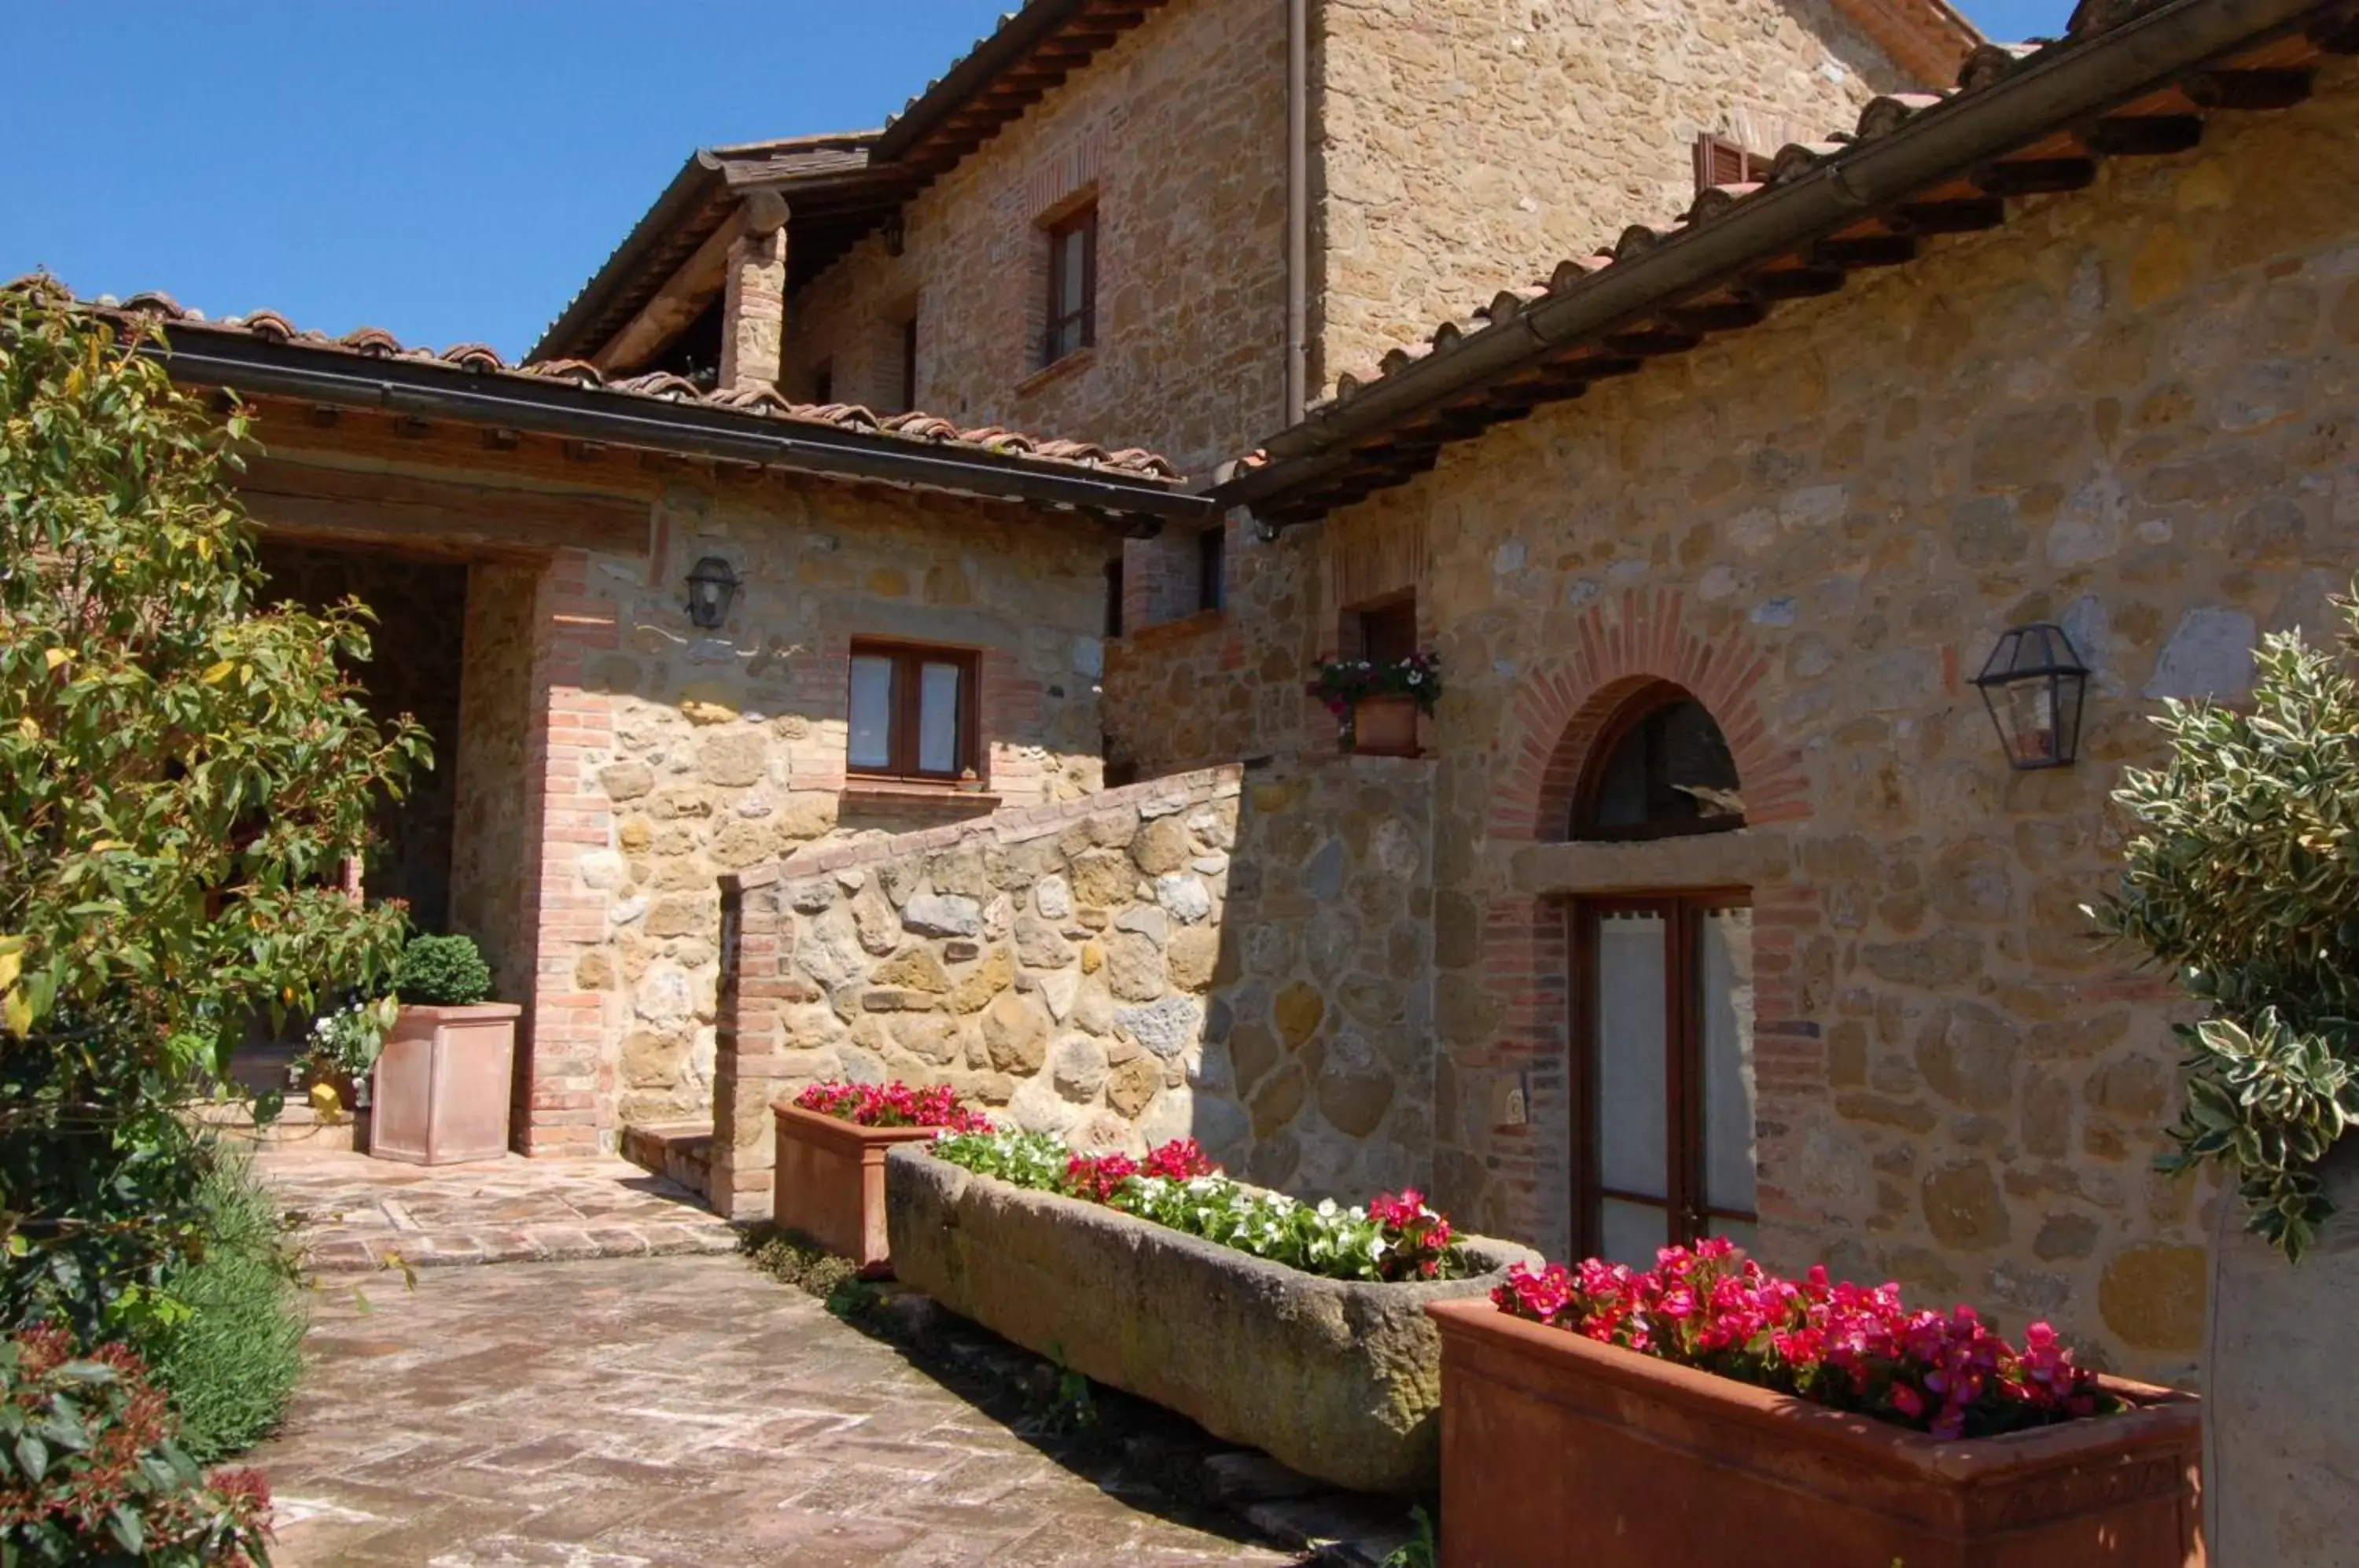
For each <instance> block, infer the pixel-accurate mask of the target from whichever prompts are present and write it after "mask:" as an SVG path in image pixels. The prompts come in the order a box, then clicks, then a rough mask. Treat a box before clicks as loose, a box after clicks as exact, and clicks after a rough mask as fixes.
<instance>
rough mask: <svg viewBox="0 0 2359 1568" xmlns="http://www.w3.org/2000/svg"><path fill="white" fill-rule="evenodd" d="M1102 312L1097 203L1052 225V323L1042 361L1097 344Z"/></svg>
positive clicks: (1053, 361)
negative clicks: (1098, 324)
mask: <svg viewBox="0 0 2359 1568" xmlns="http://www.w3.org/2000/svg"><path fill="white" fill-rule="evenodd" d="M1097 313H1098V210H1097V205H1096V203H1094V202H1093V203H1091V204H1090V205H1089V206H1086V207H1083V208H1082V209H1081V210H1080V211H1079V212H1074V213H1072V214H1071V216H1069V217H1065V218H1062V219H1060V220H1059V221H1058V222H1057V223H1054V224H1051V225H1050V226H1049V328H1048V335H1047V338H1046V340H1045V341H1044V342H1043V343H1042V344H1041V349H1040V364H1041V365H1042V366H1043V367H1044V368H1045V367H1047V366H1049V365H1054V364H1056V363H1057V362H1058V361H1059V360H1061V359H1068V358H1071V356H1072V355H1074V354H1079V353H1081V352H1082V350H1083V349H1085V348H1088V347H1090V346H1092V345H1093V344H1094V343H1096V342H1097V337H1098V332H1097Z"/></svg>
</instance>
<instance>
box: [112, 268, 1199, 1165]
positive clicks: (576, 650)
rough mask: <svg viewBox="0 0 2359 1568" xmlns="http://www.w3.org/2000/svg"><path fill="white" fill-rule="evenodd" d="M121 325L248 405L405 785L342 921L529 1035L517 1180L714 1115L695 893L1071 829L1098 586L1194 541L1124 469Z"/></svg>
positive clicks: (291, 344) (188, 330)
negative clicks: (410, 744) (649, 1131)
mask: <svg viewBox="0 0 2359 1568" xmlns="http://www.w3.org/2000/svg"><path fill="white" fill-rule="evenodd" d="M123 309H124V310H125V312H126V313H127V314H130V315H137V316H156V317H160V318H162V319H163V320H164V321H165V322H166V323H167V330H168V334H169V345H170V359H169V364H170V366H171V369H172V372H173V374H174V376H175V377H176V378H177V379H179V380H182V381H185V382H188V383H190V384H193V385H198V386H203V387H235V388H236V389H237V390H238V391H239V393H240V394H241V395H243V396H245V397H247V398H248V399H250V400H251V401H252V402H253V403H254V406H255V409H256V410H257V419H256V431H257V435H258V437H259V439H260V441H261V442H262V444H263V446H264V449H265V452H266V455H264V456H261V457H259V458H257V459H255V460H254V461H253V462H252V463H249V465H248V467H247V470H246V473H245V477H244V480H243V481H242V485H241V488H242V491H243V494H244V495H245V501H246V504H247V506H248V507H249V509H250V510H251V511H252V512H253V514H254V515H255V517H256V518H257V519H259V520H260V521H261V523H262V524H263V525H264V528H265V536H264V546H263V553H262V560H263V564H264V566H265V568H266V571H267V572H269V573H270V576H271V578H272V589H273V591H274V592H276V593H283V594H285V595H286V596H288V597H294V598H299V599H309V600H311V601H313V602H315V603H316V602H325V601H330V600H333V599H336V598H340V597H342V596H343V595H344V594H346V593H351V594H353V595H356V596H358V597H360V598H361V599H363V600H364V601H365V602H367V603H369V604H372V605H373V607H374V608H375V610H376V612H377V615H378V617H379V621H380V626H379V628H378V631H377V634H376V637H375V650H374V651H375V657H374V659H372V660H371V661H370V664H369V666H368V667H367V668H366V669H364V670H361V671H360V672H359V673H360V674H361V676H362V678H363V680H364V682H365V683H366V684H367V685H368V686H369V687H370V689H371V691H372V693H373V699H374V701H375V702H377V703H378V704H379V705H382V706H385V707H387V708H389V709H393V710H395V711H401V710H407V711H408V712H411V713H415V714H417V715H418V716H419V718H420V719H421V720H422V721H424V722H425V723H426V724H427V726H428V728H429V732H430V734H431V735H432V739H433V743H434V749H435V768H434V770H433V772H432V773H430V774H429V775H427V776H426V777H425V778H424V779H421V780H420V781H419V789H417V790H415V791H414V792H412V793H411V794H410V795H409V796H408V798H407V799H406V800H403V801H401V802H399V803H398V804H397V806H395V807H394V808H393V809H391V810H390V811H387V812H386V821H385V822H384V823H383V824H382V826H383V827H384V828H385V829H386V830H387V831H386V832H385V833H383V834H382V835H381V836H382V837H383V840H384V842H382V843H380V844H378V845H377V846H376V847H375V850H374V851H373V853H372V856H371V861H370V864H369V865H368V866H367V869H366V886H367V888H368V890H369V891H370V892H372V893H373V894H375V895H377V896H383V897H404V898H408V899H409V900H410V901H411V905H412V909H413V913H414V915H415V916H416V918H417V919H418V920H419V923H420V924H421V925H422V926H423V927H424V928H425V929H429V930H433V929H449V930H456V931H463V932H466V933H467V934H469V935H472V936H473V937H475V938H476V939H477V941H478V942H480V943H481V944H482V945H483V947H484V951H485V953H486V955H487V957H488V958H489V959H490V960H491V962H492V964H493V968H494V972H495V975H496V976H497V981H498V995H499V996H501V997H503V998H510V999H515V1000H517V1001H520V1002H523V1003H525V1004H527V1008H526V1023H525V1026H524V1029H525V1033H524V1037H523V1040H522V1041H521V1042H520V1049H519V1063H518V1072H517V1079H516V1114H515V1117H514V1122H513V1127H514V1137H515V1139H516V1147H517V1148H519V1149H522V1150H523V1151H524V1152H526V1153H530V1154H565V1153H582V1152H590V1151H595V1150H598V1149H607V1150H612V1149H614V1148H615V1147H616V1145H617V1142H618V1140H619V1139H620V1138H621V1137H622V1135H623V1132H624V1129H625V1127H631V1126H635V1125H636V1126H640V1127H658V1128H660V1127H668V1126H670V1125H672V1124H677V1123H679V1122H680V1121H683V1120H697V1119H701V1118H702V1117H704V1116H706V1115H707V1114H708V1107H709V1106H710V1105H711V1101H712V1080H713V1076H714V1073H715V1063H714V1035H715V1025H716V1004H717V993H718V985H719V976H720V951H721V942H722V935H723V933H722V931H721V917H720V899H719V894H718V888H717V883H716V878H717V877H719V876H720V875H721V874H722V873H723V872H726V871H729V870H732V869H735V868H739V867H745V866H754V865H756V864H760V863H764V862H766V861H769V860H772V859H774V858H775V857H777V856H778V855H781V854H784V853H787V852H789V851H791V850H792V849H794V848H795V847H796V846H798V845H800V844H808V843H813V842H838V841H843V840H856V839H876V838H889V837H892V836H894V835H896V834H900V833H908V832H910V831H912V830H915V829H918V828H921V827H923V826H926V825H928V824H931V823H938V822H951V821H957V820H960V819H962V818H971V817H973V816H976V815H978V814H983V813H988V812H990V811H994V810H995V809H998V808H1000V807H1002V806H1006V807H1021V806H1035V805H1040V804H1045V803H1053V802H1057V801H1062V800H1072V799H1075V798H1081V797H1087V796H1090V795H1092V794H1093V793H1094V792H1096V791H1097V790H1098V789H1100V786H1101V784H1102V782H1103V776H1102V775H1103V766H1102V763H1101V760H1100V757H1101V729H1102V725H1103V713H1102V712H1101V708H1100V703H1099V698H1098V687H1097V681H1098V677H1099V674H1100V671H1101V670H1102V666H1103V630H1104V626H1103V593H1104V571H1105V567H1106V565H1107V564H1108V562H1109V561H1111V560H1112V559H1113V558H1114V555H1115V553H1116V552H1117V551H1118V550H1119V541H1120V539H1122V537H1123V536H1124V535H1125V534H1126V533H1135V532H1141V531H1148V530H1152V529H1154V528H1159V527H1160V526H1162V524H1163V523H1164V522H1165V521H1166V520H1171V521H1175V522H1178V523H1180V524H1181V525H1183V526H1185V525H1189V524H1192V523H1194V522H1196V521H1197V520H1198V519H1199V518H1201V517H1202V516H1203V515H1204V513H1205V512H1206V511H1207V510H1208V509H1209V507H1210V505H1211V504H1210V503H1209V502H1206V501H1204V500H1202V499H1201V498H1198V497H1195V496H1190V495H1186V494H1183V493H1182V492H1181V491H1180V488H1179V486H1178V485H1177V484H1176V481H1175V479H1174V477H1173V475H1172V474H1171V472H1170V470H1169V467H1168V465H1166V464H1164V463H1162V462H1161V461H1160V460H1159V459H1156V458H1153V457H1151V456H1149V455H1147V453H1144V452H1135V451H1132V452H1106V451H1104V450H1103V449H1101V448H1095V447H1090V446H1085V445H1083V444H1082V443H1078V442H1071V441H1032V440H1029V439H1027V438H1025V437H1021V436H1016V435H1013V434H1011V433H1009V432H1007V431H1005V430H987V431H968V430H960V429H958V428H956V427H954V426H951V425H950V424H948V423H947V422H945V421H941V420H938V419H929V418H928V417H925V416H908V417H902V418H898V419H891V420H888V421H885V422H882V423H879V422H878V421H876V420H875V419H872V418H870V417H869V416H867V415H866V414H865V413H864V412H855V411H853V410H847V409H842V408H826V409H822V408H807V407H802V408H799V407H795V406H790V405H788V404H786V403H785V402H784V401H783V400H782V399H779V398H777V397H776V396H775V395H774V394H770V393H766V392H759V393H754V394H748V395H722V396H705V395H701V394H700V393H698V392H697V391H696V389H695V388H694V387H691V386H690V384H689V383H688V382H686V381H685V380H682V379H680V378H679V377H676V376H664V375H661V374H654V375H650V376H642V377H638V378H622V379H618V380H615V381H612V382H609V381H607V380H606V379H605V378H603V376H601V375H600V374H599V372H597V371H596V370H595V369H594V368H593V367H591V366H588V365H579V364H572V365H567V364H550V365H536V366H531V367H527V368H525V369H521V370H517V369H510V368H507V367H505V366H503V365H501V364H500V363H499V361H498V359H497V357H496V356H495V355H494V354H491V352H490V351H489V350H486V349H483V348H480V347H472V346H471V347H462V348H459V349H454V350H451V351H450V352H448V353H445V354H433V353H430V352H425V351H404V350H402V349H401V348H400V347H399V345H398V344H397V343H394V342H393V341H392V340H391V339H389V338H387V337H386V335H385V334H383V333H381V332H359V333H354V334H353V335H352V336H350V337H347V338H344V339H340V340H328V339H324V338H321V337H319V336H318V335H316V334H305V333H300V332H297V331H296V330H295V329H294V328H293V327H292V326H291V325H290V324H289V323H288V322H287V321H285V320H283V319H282V318H280V317H278V316H276V315H274V314H271V313H268V312H263V313H259V314H256V315H253V316H249V317H246V318H244V319H243V320H236V321H221V322H212V321H203V320H201V319H199V318H196V317H194V316H192V315H190V314H189V313H187V312H184V311H182V310H180V309H179V307H178V306H177V305H175V304H174V303H173V302H172V301H171V300H169V299H165V298H163V297H160V296H147V297H142V298H139V299H133V300H131V301H129V303H128V305H127V306H125V307H123ZM716 568H717V569H718V572H717V573H716V572H714V569H716ZM695 575H723V576H726V577H729V578H732V579H734V590H732V591H731V593H730V595H729V598H728V600H727V601H726V603H725V604H722V605H721V606H719V607H718V609H717V611H716V612H715V613H713V614H712V615H708V616H706V617H704V619H705V620H708V621H709V622H710V623H711V624H709V625H702V624H699V618H698V617H696V616H695V615H691V613H690V610H689V608H688V607H687V604H688V601H689V599H690V594H691V591H692V590H691V587H690V583H689V581H688V580H689V579H690V577H691V576H695ZM330 979H331V980H332V979H333V977H330Z"/></svg>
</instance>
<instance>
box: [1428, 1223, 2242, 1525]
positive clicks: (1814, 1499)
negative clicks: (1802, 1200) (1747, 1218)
mask: <svg viewBox="0 0 2359 1568" xmlns="http://www.w3.org/2000/svg"><path fill="white" fill-rule="evenodd" d="M1426 1310H1427V1311H1428V1312H1430V1313H1431V1314H1432V1315H1433V1317H1434V1318H1435V1320H1436V1321H1437V1323H1439V1324H1440V1330H1441V1343H1442V1357H1441V1387H1442V1418H1441V1421H1442V1438H1441V1445H1442V1460H1441V1472H1442V1479H1441V1490H1442V1523H1443V1531H1442V1563H1444V1564H1445V1565H1446V1568H1490V1565H1497V1568H1507V1565H1509V1564H1517V1563H1530V1562H1533V1561H1536V1559H1535V1557H1534V1556H1533V1543H1534V1542H1536V1541H1579V1542H1581V1550H1580V1561H1581V1562H1582V1563H1583V1564H1584V1565H1586V1568H1625V1565H1627V1568H1640V1565H1642V1564H1643V1565H1645V1568H1657V1565H1658V1564H1662V1563H1734V1562H1744V1563H1757V1564H1761V1565H1763V1568H1785V1565H1790V1568H1805V1565H1808V1568H1820V1565H1821V1564H1827V1563H1859V1564H1862V1565H1863V1568H1882V1565H1884V1564H1887V1563H1894V1562H1896V1561H1897V1562H1902V1563H1907V1564H1908V1568H1966V1565H1967V1564H1973V1565H1974V1568H2046V1565H2049V1564H2062V1565H2071V1568H2083V1565H2085V1564H2091V1563H2105V1564H2110V1565H2113V1568H2165V1565H2168V1568H2183V1565H2186V1564H2194V1563H2201V1561H2202V1545H2201V1541H2200V1539H2199V1537H2198V1535H2197V1530H2196V1522H2197V1521H2196V1512H2197V1509H2196V1496H2197V1488H2196V1462H2197V1454H2198V1448H2199V1442H2200V1440H2199V1436H2198V1424H2199V1421H2198V1408H2199V1407H2198V1405H2197V1402H2196V1400H2195V1399H2194V1398H2193V1397H2192V1396H2190V1395H2186V1394H2180V1393H2175V1392H2173V1391H2171V1390H2169V1389H2167V1388H2149V1387H2147V1386H2146V1385H2143V1384H2136V1383H2128V1382H2123V1381H2118V1380H2115V1379H2113V1378H2107V1377H2097V1376H2095V1375H2094V1374H2093V1373H2091V1372H2088V1371H2086V1370H2085V1369H2083V1368H2081V1367H2076V1366H2074V1365H2073V1363H2072V1356H2071V1352H2070V1351H2069V1350H2067V1349H2066V1348H2065V1347H2064V1346H2063V1345H2061V1344H2060V1343H2059V1341H2058V1340H2057V1337H2056V1335H2055V1333H2054V1331H2053V1330H2052V1329H2050V1328H2049V1326H2048V1325H2047V1324H2045V1323H2034V1324H2032V1325H2031V1326H2030V1327H2029V1328H2027V1330H2025V1332H2024V1343H2023V1345H2022V1347H2021V1348H2020V1349H2017V1347H2016V1346H2014V1345H2009V1344H2007V1343H2006V1341H2004V1340H2002V1339H2000V1338H1999V1337H1998V1336H1997V1335H1996V1334H1993V1333H1992V1332H1991V1331H1990V1330H1989V1329H1988V1328H1986V1327H1985V1326H1984V1324H1983V1323H1981V1321H1980V1320H1979V1319H1977V1318H1976V1317H1975V1315H1974V1313H1973V1310H1972V1309H1971V1308H1967V1307H1960V1308H1958V1309H1957V1310H1956V1311H1955V1312H1951V1313H1948V1314H1943V1313H1940V1312H1909V1311H1908V1310H1907V1309H1906V1308H1905V1307H1904V1306H1903V1305H1902V1303H1901V1300H1900V1289H1899V1287H1898V1286H1897V1285H1885V1286H1881V1287H1879V1288H1877V1289H1875V1290H1869V1289H1866V1288H1864V1287H1862V1286H1857V1285H1849V1284H1833V1283H1831V1282H1830V1281H1829V1280H1828V1279H1827V1274H1826V1270H1824V1269H1812V1270H1811V1271H1810V1275H1809V1276H1808V1277H1807V1278H1806V1279H1779V1278H1777V1277H1776V1276H1774V1275H1771V1274H1768V1273H1767V1272H1766V1271H1764V1270H1763V1269H1761V1268H1760V1267H1759V1266H1758V1265H1757V1264H1755V1263H1754V1262H1753V1261H1752V1260H1751V1259H1749V1258H1746V1257H1745V1254H1744V1253H1743V1252H1741V1251H1739V1250H1738V1249H1737V1248H1735V1247H1733V1246H1731V1245H1730V1244H1729V1243H1728V1242H1727V1241H1726V1240H1725V1239H1719V1238H1715V1239H1712V1240H1707V1241H1704V1242H1701V1243H1699V1244H1697V1246H1696V1247H1694V1248H1693V1249H1692V1250H1690V1249H1688V1248H1684V1247H1668V1248H1665V1249H1664V1250H1663V1252H1662V1253H1661V1254H1660V1255H1659V1261H1658V1267H1656V1268H1655V1269H1647V1270H1643V1271H1642V1270H1637V1269H1630V1268H1627V1267H1625V1266H1624V1265H1620V1264H1610V1263H1604V1262H1600V1261H1598V1260H1596V1259H1594V1258H1593V1259H1591V1260H1590V1261H1588V1262H1585V1263H1583V1264H1582V1265H1581V1266H1580V1268H1579V1269H1576V1270H1568V1269H1565V1268H1563V1267H1562V1266H1561V1265H1556V1264H1551V1265H1549V1267H1548V1268H1547V1269H1538V1270H1535V1269H1528V1268H1523V1267H1518V1268H1517V1269H1514V1270H1512V1271H1511V1273H1510V1276H1509V1278H1508V1279H1507V1281H1506V1283H1504V1284H1502V1285H1501V1286H1499V1288H1498V1289H1497V1290H1495V1291H1494V1292H1493V1293H1492V1296H1491V1299H1490V1300H1488V1301H1481V1300H1477V1301H1440V1302H1435V1303H1433V1304H1432V1305H1430V1306H1429V1307H1428V1308H1427V1309H1426Z"/></svg>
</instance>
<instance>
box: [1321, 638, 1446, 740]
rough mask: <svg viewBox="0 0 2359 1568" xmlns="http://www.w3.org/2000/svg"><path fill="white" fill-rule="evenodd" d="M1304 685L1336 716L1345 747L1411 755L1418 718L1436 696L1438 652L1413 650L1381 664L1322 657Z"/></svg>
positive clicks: (1337, 727)
mask: <svg viewBox="0 0 2359 1568" xmlns="http://www.w3.org/2000/svg"><path fill="white" fill-rule="evenodd" d="M1305 689H1306V690H1307V691H1309V692H1310V695H1312V696H1313V697H1316V698H1318V699H1319V700H1320V701H1321V702H1324V703H1325V704H1326V705H1327V711H1328V712H1329V713H1332V714H1334V715H1335V720H1336V734H1337V737H1338V738H1339V739H1340V740H1341V741H1342V742H1343V749H1344V750H1346V751H1356V752H1359V753H1361V754H1363V755H1364V756H1368V757H1415V756H1416V755H1418V744H1417V717H1418V715H1419V713H1431V712H1433V704H1434V703H1435V702H1437V701H1439V700H1440V696H1441V656H1440V654H1438V653H1431V652H1427V653H1412V654H1410V655H1409V656H1408V658H1407V659H1394V660H1390V661H1386V662H1371V661H1369V660H1367V659H1325V660H1322V661H1321V664H1320V666H1319V674H1318V677H1317V678H1316V679H1315V680H1313V681H1310V685H1309V686H1308V687H1307V688H1305Z"/></svg>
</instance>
